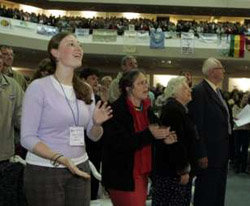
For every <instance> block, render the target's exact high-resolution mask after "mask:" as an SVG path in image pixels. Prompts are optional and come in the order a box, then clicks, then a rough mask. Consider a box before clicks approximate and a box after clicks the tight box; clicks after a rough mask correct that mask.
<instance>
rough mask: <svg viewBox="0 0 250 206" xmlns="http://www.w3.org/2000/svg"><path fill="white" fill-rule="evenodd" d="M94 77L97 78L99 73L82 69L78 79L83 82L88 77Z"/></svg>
mask: <svg viewBox="0 0 250 206" xmlns="http://www.w3.org/2000/svg"><path fill="white" fill-rule="evenodd" d="M92 75H95V76H97V77H100V71H99V70H98V69H96V68H84V69H81V70H80V71H79V77H80V78H81V79H82V78H84V79H85V80H86V79H87V78H88V77H89V76H92Z"/></svg>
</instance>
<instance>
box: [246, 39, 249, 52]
mask: <svg viewBox="0 0 250 206" xmlns="http://www.w3.org/2000/svg"><path fill="white" fill-rule="evenodd" d="M246 50H248V51H250V36H246Z"/></svg>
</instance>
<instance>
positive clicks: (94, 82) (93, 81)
mask: <svg viewBox="0 0 250 206" xmlns="http://www.w3.org/2000/svg"><path fill="white" fill-rule="evenodd" d="M99 76H100V72H99V70H98V69H94V68H84V69H82V70H81V71H80V72H79V77H80V78H81V79H84V81H85V82H87V83H88V84H89V85H90V86H91V88H92V89H93V91H94V93H95V101H96V102H98V101H99V100H101V98H100V96H99V95H97V94H96V92H97V89H98V79H99ZM85 143H86V151H87V153H88V156H89V160H90V161H91V162H92V163H93V164H94V166H95V168H96V169H97V171H99V172H100V166H101V157H102V156H101V155H102V139H100V140H99V141H92V140H91V139H89V138H88V137H87V135H86V136H85ZM98 189H99V181H98V180H97V179H96V178H95V177H94V176H93V175H92V174H91V200H96V199H97V195H98Z"/></svg>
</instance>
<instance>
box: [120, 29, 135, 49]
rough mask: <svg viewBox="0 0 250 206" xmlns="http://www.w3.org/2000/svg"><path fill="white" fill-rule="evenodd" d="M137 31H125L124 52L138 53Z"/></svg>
mask: <svg viewBox="0 0 250 206" xmlns="http://www.w3.org/2000/svg"><path fill="white" fill-rule="evenodd" d="M136 36H137V34H136V31H128V30H126V31H124V35H123V52H125V53H128V54H133V53H135V52H136V44H137V42H136Z"/></svg>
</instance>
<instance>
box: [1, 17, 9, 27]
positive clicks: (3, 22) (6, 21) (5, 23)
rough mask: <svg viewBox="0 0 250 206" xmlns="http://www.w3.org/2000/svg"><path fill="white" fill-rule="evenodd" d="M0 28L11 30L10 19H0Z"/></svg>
mask: <svg viewBox="0 0 250 206" xmlns="http://www.w3.org/2000/svg"><path fill="white" fill-rule="evenodd" d="M0 28H2V29H10V28H11V21H10V19H8V18H3V17H0Z"/></svg>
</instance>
